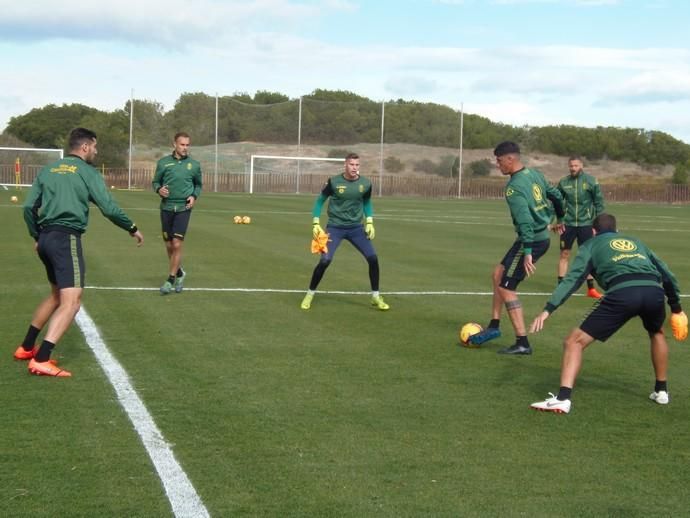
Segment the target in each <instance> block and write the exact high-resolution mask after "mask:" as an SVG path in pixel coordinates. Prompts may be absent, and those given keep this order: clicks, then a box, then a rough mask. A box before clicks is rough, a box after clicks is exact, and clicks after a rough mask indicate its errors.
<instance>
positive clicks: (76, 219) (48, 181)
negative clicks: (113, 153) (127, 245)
mask: <svg viewBox="0 0 690 518" xmlns="http://www.w3.org/2000/svg"><path fill="white" fill-rule="evenodd" d="M89 202H92V203H94V204H95V205H96V206H97V207H98V208H99V209H100V211H101V212H102V213H103V215H104V216H105V217H106V218H108V219H109V220H110V221H112V222H113V223H114V224H115V225H117V226H118V227H120V228H122V229H124V230H127V231H128V232H130V233H131V232H132V231H133V230H135V229H136V225H135V224H134V223H133V222H132V220H131V219H129V218H128V217H127V215H126V214H125V213H124V212H123V211H122V209H121V208H120V207H119V206H118V204H117V203H116V202H115V200H114V199H113V197H112V195H111V194H110V191H108V189H107V187H106V186H105V182H104V181H103V178H102V177H101V174H100V173H99V172H98V170H96V169H95V168H93V167H92V166H90V165H89V164H87V163H86V162H84V160H82V159H81V158H79V157H78V156H75V155H67V156H66V157H65V158H63V159H60V160H57V161H56V162H53V163H52V164H49V165H47V166H45V167H44V168H43V169H41V170H40V171H39V173H38V175H37V176H36V179H35V180H34V183H33V185H32V186H31V190H30V191H29V197H28V198H27V199H26V201H25V202H24V221H26V226H27V227H28V229H29V234H30V235H31V237H33V238H34V239H38V235H39V233H40V232H41V229H42V228H45V227H48V226H51V225H59V226H62V227H66V228H69V229H72V230H75V231H76V232H78V233H80V234H82V233H84V232H85V231H86V227H87V225H88V224H89Z"/></svg>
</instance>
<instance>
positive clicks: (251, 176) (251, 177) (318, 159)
mask: <svg viewBox="0 0 690 518" xmlns="http://www.w3.org/2000/svg"><path fill="white" fill-rule="evenodd" d="M255 158H268V159H272V160H296V161H297V165H298V168H297V194H299V176H300V175H299V163H300V161H301V160H309V161H310V162H312V161H313V162H341V163H345V159H344V158H322V157H313V156H278V155H251V160H250V162H249V194H254V159H255Z"/></svg>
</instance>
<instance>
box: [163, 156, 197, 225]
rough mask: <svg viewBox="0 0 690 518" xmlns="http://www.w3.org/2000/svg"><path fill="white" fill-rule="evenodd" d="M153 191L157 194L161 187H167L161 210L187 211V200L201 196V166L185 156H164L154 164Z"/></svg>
mask: <svg viewBox="0 0 690 518" xmlns="http://www.w3.org/2000/svg"><path fill="white" fill-rule="evenodd" d="M152 185H153V190H154V191H156V193H158V191H159V190H160V188H161V187H163V186H164V185H167V186H168V190H169V191H170V195H169V196H168V197H167V198H161V205H160V208H161V210H167V211H171V212H183V211H185V210H188V209H187V198H189V197H190V196H194V198H199V195H200V194H201V164H200V163H199V162H197V161H196V160H194V159H193V158H190V157H189V156H186V157H184V158H176V157H175V156H173V155H172V154H170V155H167V156H164V157H163V158H161V159H160V160H159V161H158V163H157V164H156V172H155V174H154V175H153V182H152Z"/></svg>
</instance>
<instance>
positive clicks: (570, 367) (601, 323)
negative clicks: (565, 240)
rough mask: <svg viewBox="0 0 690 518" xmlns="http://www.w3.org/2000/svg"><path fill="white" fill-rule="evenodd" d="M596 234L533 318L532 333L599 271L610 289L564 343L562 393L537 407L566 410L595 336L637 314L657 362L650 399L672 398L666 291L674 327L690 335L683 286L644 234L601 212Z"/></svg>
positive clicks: (611, 331) (603, 338)
mask: <svg viewBox="0 0 690 518" xmlns="http://www.w3.org/2000/svg"><path fill="white" fill-rule="evenodd" d="M593 228H594V237H593V238H592V239H590V240H589V241H587V242H586V243H584V244H583V245H582V246H580V247H578V251H577V256H576V257H575V260H574V261H573V265H572V267H571V268H570V271H569V272H568V274H567V275H566V277H565V278H564V279H563V282H561V283H560V284H559V285H558V286H557V287H556V289H555V290H554V292H553V293H552V294H551V298H550V299H549V301H548V302H547V303H546V307H545V308H544V311H542V312H541V313H540V314H539V315H538V316H537V318H535V319H534V321H533V322H532V325H531V326H530V332H532V333H536V332H539V331H541V330H542V329H543V328H544V322H546V319H547V318H549V316H550V315H551V314H552V313H553V312H554V311H556V309H557V308H558V307H559V306H561V305H562V304H563V303H564V302H565V301H566V300H567V299H568V297H570V295H572V294H573V293H574V292H575V291H576V290H577V289H578V288H579V287H580V285H582V283H583V281H584V280H585V277H586V276H587V275H589V274H590V273H591V274H594V277H595V278H596V280H597V282H598V283H599V285H600V286H602V287H603V288H604V289H605V290H606V293H605V294H604V296H603V297H602V298H601V299H599V300H598V301H597V302H595V303H594V308H593V309H592V310H590V312H589V314H588V315H587V317H586V318H585V319H584V320H583V321H582V323H581V324H580V326H579V327H577V328H575V329H573V330H572V331H571V332H570V334H569V335H568V337H567V338H566V339H565V342H564V343H563V359H562V361H561V386H560V389H559V391H558V395H557V396H554V395H553V394H551V397H549V398H547V399H546V400H544V401H539V402H537V403H533V404H532V405H531V406H532V408H534V409H536V410H544V411H548V412H556V413H560V414H567V413H568V412H570V395H571V392H572V390H573V387H574V386H575V378H576V377H577V375H578V373H579V372H580V366H581V365H582V353H583V352H584V350H585V348H586V347H587V346H588V345H589V344H591V343H592V342H593V341H594V340H600V341H602V342H605V341H606V340H608V339H609V338H610V337H611V336H613V334H614V333H615V332H616V331H618V330H619V329H620V328H621V327H623V325H624V324H625V323H626V322H627V321H628V320H630V319H631V318H633V317H636V316H637V317H640V318H641V319H642V325H643V326H644V328H645V330H646V331H647V333H648V335H649V342H650V349H651V353H652V365H653V366H654V375H655V383H654V391H653V392H652V393H651V394H650V395H649V399H651V400H652V401H654V402H655V403H659V404H660V405H665V404H667V403H668V401H669V396H668V386H667V376H666V375H667V369H668V344H667V342H666V337H665V336H664V331H663V329H662V326H663V324H664V320H665V319H666V311H665V308H664V295H665V296H666V299H668V305H669V307H670V308H671V312H672V315H671V328H672V330H673V336H674V337H675V338H676V339H677V340H685V339H686V338H687V336H688V317H687V316H686V315H685V313H684V312H683V309H682V308H681V305H680V288H679V287H678V282H677V281H676V278H675V276H674V275H673V273H671V270H669V268H668V266H666V264H665V263H664V262H663V261H662V260H661V259H659V258H658V257H657V256H656V255H655V254H654V252H652V251H651V250H650V249H649V248H648V247H647V246H646V245H645V244H644V243H643V242H642V241H640V240H639V239H637V238H635V237H632V236H629V235H624V234H619V233H618V231H617V230H616V218H615V217H614V216H612V215H610V214H600V215H599V216H597V217H596V218H595V219H594V222H593Z"/></svg>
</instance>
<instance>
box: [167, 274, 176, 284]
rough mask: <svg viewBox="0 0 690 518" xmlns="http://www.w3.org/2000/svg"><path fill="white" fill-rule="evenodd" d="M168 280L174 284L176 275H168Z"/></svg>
mask: <svg viewBox="0 0 690 518" xmlns="http://www.w3.org/2000/svg"><path fill="white" fill-rule="evenodd" d="M168 282H169V283H170V284H172V283H173V282H175V276H174V275H168Z"/></svg>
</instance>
